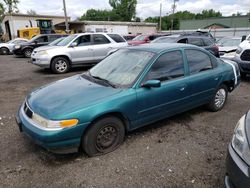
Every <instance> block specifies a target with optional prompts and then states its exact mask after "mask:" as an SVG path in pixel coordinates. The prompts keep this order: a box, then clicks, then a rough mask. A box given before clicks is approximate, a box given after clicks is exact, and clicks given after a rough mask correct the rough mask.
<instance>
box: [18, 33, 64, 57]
mask: <svg viewBox="0 0 250 188" xmlns="http://www.w3.org/2000/svg"><path fill="white" fill-rule="evenodd" d="M65 36H67V35H63V34H42V35H37V36H35V37H34V38H32V39H31V40H30V41H28V42H24V43H21V44H17V45H15V46H14V50H13V53H14V54H15V55H20V56H24V57H30V56H31V53H32V51H33V49H35V48H37V47H40V46H45V45H48V44H49V43H51V42H53V41H54V40H56V39H58V38H61V37H65Z"/></svg>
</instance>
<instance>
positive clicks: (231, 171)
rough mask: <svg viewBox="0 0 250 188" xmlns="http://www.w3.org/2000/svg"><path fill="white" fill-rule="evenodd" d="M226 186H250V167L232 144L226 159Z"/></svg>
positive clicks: (230, 187) (241, 187)
mask: <svg viewBox="0 0 250 188" xmlns="http://www.w3.org/2000/svg"><path fill="white" fill-rule="evenodd" d="M225 186H226V188H236V187H237V188H246V187H250V168H249V166H248V165H247V164H246V163H245V162H244V161H243V160H242V159H241V158H240V157H239V156H238V154H237V153H236V152H235V151H234V149H233V148H232V146H231V144H230V145H229V148H228V156H227V161H226V176H225Z"/></svg>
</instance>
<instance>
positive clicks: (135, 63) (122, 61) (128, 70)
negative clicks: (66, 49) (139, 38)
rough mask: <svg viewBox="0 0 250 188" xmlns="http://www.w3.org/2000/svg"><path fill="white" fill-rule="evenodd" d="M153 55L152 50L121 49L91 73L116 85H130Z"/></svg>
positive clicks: (91, 70)
mask: <svg viewBox="0 0 250 188" xmlns="http://www.w3.org/2000/svg"><path fill="white" fill-rule="evenodd" d="M153 56H154V53H152V52H146V51H140V50H133V49H121V50H118V51H117V52H115V53H113V54H111V55H110V56H108V57H107V58H105V59H104V60H102V61H101V62H100V63H99V64H97V65H96V66H94V67H93V68H92V69H90V74H91V76H93V77H99V78H101V79H103V80H107V81H108V82H110V83H112V84H114V85H116V86H120V87H129V86H131V85H132V84H133V83H134V81H135V80H136V78H137V77H138V75H139V74H140V73H141V71H142V70H143V69H144V67H145V66H146V64H147V63H148V62H149V61H150V59H151V58H152V57H153Z"/></svg>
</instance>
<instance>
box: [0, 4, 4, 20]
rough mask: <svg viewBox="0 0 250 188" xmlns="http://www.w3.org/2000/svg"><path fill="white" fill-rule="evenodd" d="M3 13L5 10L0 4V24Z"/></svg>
mask: <svg viewBox="0 0 250 188" xmlns="http://www.w3.org/2000/svg"><path fill="white" fill-rule="evenodd" d="M4 12H5V8H4V6H3V3H0V22H1V21H2V19H3V16H4Z"/></svg>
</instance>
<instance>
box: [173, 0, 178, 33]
mask: <svg viewBox="0 0 250 188" xmlns="http://www.w3.org/2000/svg"><path fill="white" fill-rule="evenodd" d="M177 1H179V0H174V4H173V5H172V20H171V31H173V30H174V11H175V9H176V4H175V3H176V2H177Z"/></svg>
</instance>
